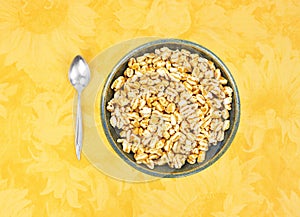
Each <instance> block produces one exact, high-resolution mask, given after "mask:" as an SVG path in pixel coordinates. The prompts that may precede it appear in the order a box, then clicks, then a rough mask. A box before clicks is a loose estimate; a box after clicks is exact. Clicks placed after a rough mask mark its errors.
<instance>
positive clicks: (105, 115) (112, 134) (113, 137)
mask: <svg viewBox="0 0 300 217" xmlns="http://www.w3.org/2000/svg"><path fill="white" fill-rule="evenodd" d="M163 46H167V47H169V48H170V49H172V50H176V49H186V50H188V51H190V52H191V53H197V54H199V56H202V57H204V58H206V59H208V60H210V61H212V62H214V63H215V66H216V67H217V68H219V69H220V70H221V73H222V76H223V77H225V78H226V79H227V80H228V84H227V85H229V86H230V87H231V88H232V89H233V101H232V110H231V111H230V124H231V125H230V128H229V129H228V130H227V131H225V138H224V140H223V141H222V142H219V143H218V144H217V145H216V146H211V147H210V148H209V150H208V151H207V152H206V158H205V161H204V162H202V163H196V164H193V165H191V164H188V163H186V164H185V165H183V166H182V167H181V168H180V169H174V168H170V167H169V166H168V165H164V166H155V168H154V169H153V170H151V169H149V168H148V167H147V166H146V165H143V164H137V163H136V162H135V160H134V157H133V154H132V153H130V154H127V153H125V152H123V150H122V145H121V144H120V143H117V139H118V135H119V131H117V129H114V128H113V127H112V126H111V125H110V123H109V120H110V117H111V115H110V112H108V111H107V109H106V105H107V103H108V101H109V100H110V99H111V98H112V97H113V94H114V91H113V90H112V89H111V88H110V87H111V84H112V82H113V81H114V80H115V79H116V78H117V77H119V76H120V75H122V74H123V72H124V70H125V69H126V67H127V63H128V60H129V59H130V58H131V57H138V56H141V55H143V54H144V53H150V52H154V50H155V49H156V48H161V47H163ZM101 121H102V124H103V129H104V132H105V135H106V137H107V139H108V141H109V143H110V145H111V146H112V148H113V149H114V150H115V151H116V152H117V154H118V155H119V156H120V157H121V158H122V159H123V160H124V161H125V162H126V163H128V164H129V165H130V166H132V167H133V168H135V169H137V170H139V171H141V172H143V173H146V174H148V175H152V176H157V177H166V178H174V177H182V176H187V175H191V174H194V173H197V172H200V171H201V170H203V169H205V168H207V167H209V166H210V165H212V164H213V163H214V162H216V161H217V160H218V159H219V158H220V157H221V156H222V155H223V154H224V153H225V151H226V150H227V149H228V147H229V146H230V144H231V143H232V140H233V139H234V137H235V134H236V132H237V129H238V125H239V121H240V99H239V93H238V89H237V86H236V83H235V81H234V79H233V77H232V75H231V73H230V71H229V69H228V68H227V67H226V66H225V64H224V63H223V62H222V61H221V60H220V59H219V58H218V57H217V56H216V55H215V54H214V53H213V52H211V51H210V50H208V49H207V48H205V47H202V46H200V45H198V44H196V43H193V42H190V41H186V40H179V39H162V40H157V41H152V42H149V43H146V44H144V45H141V46H139V47H137V48H135V49H134V50H132V51H130V52H129V53H128V54H127V55H125V56H124V57H123V58H122V59H121V60H120V61H119V62H118V63H117V64H116V66H115V67H114V68H113V70H112V72H111V73H110V74H109V76H108V78H107V79H106V81H105V85H104V89H103V91H102V96H101Z"/></svg>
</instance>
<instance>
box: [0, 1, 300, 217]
mask: <svg viewBox="0 0 300 217" xmlns="http://www.w3.org/2000/svg"><path fill="white" fill-rule="evenodd" d="M141 36H157V37H176V38H183V39H187V40H192V41H194V42H197V43H199V44H201V45H203V46H205V47H208V48H209V49H211V50H212V51H213V52H215V53H216V54H217V55H218V56H220V57H221V58H222V60H223V61H224V62H225V64H226V65H227V66H228V67H229V69H230V70H231V71H232V74H233V75H234V77H235V78H236V82H237V84H238V87H239V91H240V97H241V103H242V114H241V123H240V128H239V131H238V133H237V136H236V138H235V140H234V142H233V143H232V145H231V147H230V148H229V150H228V151H227V152H226V154H225V155H224V156H223V157H222V158H221V159H220V160H219V161H218V162H217V163H215V164H214V165H213V166H211V167H210V168H208V169H206V170H204V171H203V172H201V173H198V174H196V175H193V176H190V177H186V178H181V179H160V180H157V181H152V182H147V183H140V184H132V183H126V182H121V181H117V180H114V179H111V178H109V177H107V176H105V175H103V174H102V173H100V172H99V171H98V170H96V169H95V168H94V167H93V166H92V165H91V164H89V162H88V161H87V160H86V158H83V159H82V160H81V161H80V162H78V161H77V159H76V157H75V154H74V145H73V141H74V133H73V119H72V106H73V105H72V102H73V96H74V94H75V91H74V89H73V88H72V87H71V86H70V84H69V83H68V80H67V71H68V68H69V65H70V62H71V61H72V59H73V57H74V56H75V55H76V54H82V55H83V56H84V57H85V58H86V59H87V60H88V61H90V60H91V59H92V58H93V57H94V56H96V55H97V54H98V53H99V52H101V51H102V50H104V49H105V48H107V47H109V46H111V45H113V44H115V43H117V42H121V41H123V40H127V39H131V38H136V37H141ZM299 52H300V3H299V1H297V0H290V1H285V0H277V1H271V0H263V1H258V0H257V1H251V0H243V1H238V0H236V1H224V0H212V1H201V0H199V1H198V0H186V1H184V0H178V1H175V0H169V1H164V0H153V1H152V0H151V1H142V0H133V1H125V0H118V1H114V0H106V1H104V0H103V1H96V0H91V1H84V0H65V1H63V0H47V1H45V0H34V1H30V0H9V1H8V0H0V75H1V76H0V216H1V217H17V216H18V217H27V216H49V217H50V216H51V217H60V216H62V217H69V216H70V217H71V216H72V217H74V216H104V217H106V216H108V217H110V216H126V217H127V216H138V217H148V216H149V217H152V216H161V217H167V216H184V217H189V216H214V217H222V216H224V217H225V216H274V217H275V216H280V217H281V216H293V217H294V216H300V211H299V204H300V78H299V73H300V58H299V57H300V53H299Z"/></svg>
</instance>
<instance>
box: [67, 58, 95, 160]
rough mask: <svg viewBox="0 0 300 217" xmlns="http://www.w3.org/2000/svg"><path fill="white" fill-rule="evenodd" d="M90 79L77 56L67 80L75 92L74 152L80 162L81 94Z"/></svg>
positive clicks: (85, 66) (86, 68) (86, 66)
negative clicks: (76, 94) (76, 95)
mask: <svg viewBox="0 0 300 217" xmlns="http://www.w3.org/2000/svg"><path fill="white" fill-rule="evenodd" d="M90 78H91V72H90V69H89V66H88V64H87V63H86V61H85V60H84V59H83V57H81V56H80V55H77V56H76V57H75V58H74V60H73V62H72V64H71V66H70V69H69V80H70V83H71V84H72V86H73V87H74V88H75V89H76V90H77V93H78V97H77V112H76V129H75V150H76V156H77V159H78V160H80V154H81V150H82V134H83V130H82V115H81V100H80V99H81V93H82V91H83V89H84V88H85V87H86V86H87V85H88V83H89V82H90Z"/></svg>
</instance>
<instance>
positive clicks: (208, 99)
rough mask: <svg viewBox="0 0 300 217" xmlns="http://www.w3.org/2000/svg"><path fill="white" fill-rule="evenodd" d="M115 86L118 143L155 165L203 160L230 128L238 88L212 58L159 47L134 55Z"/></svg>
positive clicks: (111, 108)
mask: <svg viewBox="0 0 300 217" xmlns="http://www.w3.org/2000/svg"><path fill="white" fill-rule="evenodd" d="M127 65H128V67H127V68H126V69H125V71H124V73H123V75H122V76H119V77H118V78H117V79H116V80H115V81H114V82H113V83H112V85H111V88H112V89H113V90H114V91H115V93H114V97H113V98H112V99H111V100H110V101H109V102H108V104H107V110H108V111H109V112H110V113H111V118H110V124H111V126H112V127H114V128H117V130H120V133H119V139H118V140H117V142H118V143H121V144H122V148H123V151H124V152H126V153H133V154H134V158H135V160H136V162H137V163H138V164H145V165H146V166H148V167H149V168H150V169H154V167H155V166H161V165H165V164H167V165H169V167H171V168H175V169H179V168H181V167H182V166H183V165H184V164H185V163H186V162H187V163H189V164H195V163H201V162H203V161H204V160H205V156H206V152H207V151H208V150H209V147H210V146H212V145H217V144H218V142H220V141H223V140H224V132H225V131H226V130H228V129H229V128H230V120H229V111H230V110H231V103H232V94H233V90H232V88H231V87H230V86H228V85H227V83H228V81H227V80H226V79H225V78H224V77H222V73H221V71H220V69H218V68H216V66H215V65H214V63H213V62H211V61H209V60H207V59H205V58H203V57H200V56H199V55H198V54H192V53H191V52H190V51H188V50H185V49H182V50H171V49H169V48H168V47H162V48H160V49H155V51H154V52H153V53H146V54H144V55H142V56H139V57H137V58H133V57H132V58H130V60H129V61H128V64H127Z"/></svg>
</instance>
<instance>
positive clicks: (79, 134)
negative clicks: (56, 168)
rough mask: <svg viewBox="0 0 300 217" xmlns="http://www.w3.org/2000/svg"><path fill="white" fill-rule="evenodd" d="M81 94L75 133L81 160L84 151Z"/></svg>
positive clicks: (78, 156) (76, 146) (78, 100)
mask: <svg viewBox="0 0 300 217" xmlns="http://www.w3.org/2000/svg"><path fill="white" fill-rule="evenodd" d="M80 96H81V93H80V92H78V98H77V112H76V113H77V114H76V132H75V149H76V156H77V159H78V160H80V153H81V149H82V116H81V100H80Z"/></svg>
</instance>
